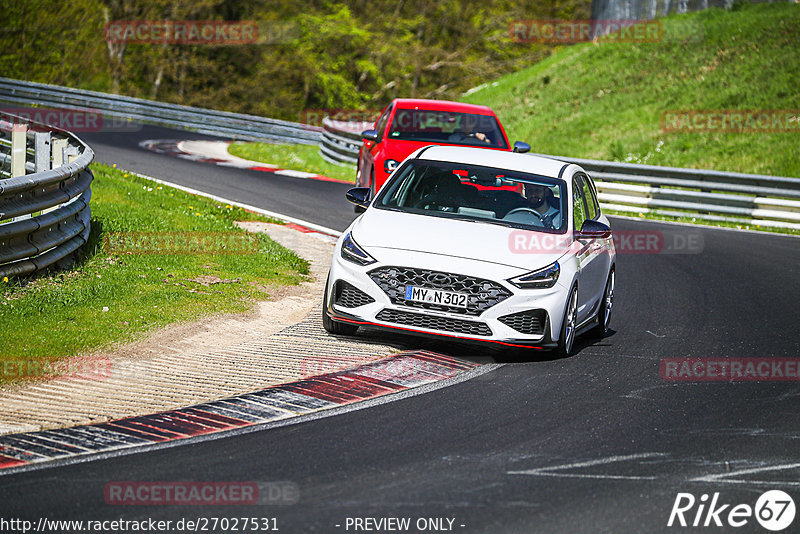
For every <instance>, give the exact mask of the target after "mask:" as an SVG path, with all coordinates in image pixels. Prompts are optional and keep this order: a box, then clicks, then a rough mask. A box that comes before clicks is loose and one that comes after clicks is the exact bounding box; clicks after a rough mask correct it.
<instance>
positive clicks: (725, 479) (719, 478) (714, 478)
mask: <svg viewBox="0 0 800 534" xmlns="http://www.w3.org/2000/svg"><path fill="white" fill-rule="evenodd" d="M797 468H800V463H795V464H780V465H768V466H766V467H754V468H752V469H740V470H739V471H731V472H730V473H720V474H718V475H703V476H701V477H697V478H693V479H691V480H690V482H722V483H724V484H752V485H761V484H764V485H775V486H800V482H791V481H785V480H743V479H736V478H729V477H735V476H741V475H751V474H754V473H764V472H766V471H782V470H784V469H797Z"/></svg>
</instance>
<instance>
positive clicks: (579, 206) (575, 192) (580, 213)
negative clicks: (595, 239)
mask: <svg viewBox="0 0 800 534" xmlns="http://www.w3.org/2000/svg"><path fill="white" fill-rule="evenodd" d="M572 213H573V218H574V222H575V230H576V231H578V230H580V229H581V228H582V227H583V222H584V221H585V220H586V206H585V205H584V203H583V180H582V179H581V177H580V176H576V177H575V178H574V179H573V180H572Z"/></svg>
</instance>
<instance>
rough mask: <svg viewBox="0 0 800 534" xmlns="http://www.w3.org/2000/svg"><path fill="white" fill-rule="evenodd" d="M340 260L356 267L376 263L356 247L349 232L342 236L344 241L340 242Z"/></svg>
mask: <svg viewBox="0 0 800 534" xmlns="http://www.w3.org/2000/svg"><path fill="white" fill-rule="evenodd" d="M342 258H344V259H346V260H347V261H351V262H353V263H356V264H358V265H369V264H370V263H375V262H376V261H377V260H376V259H375V258H373V257H372V256H370V255H369V254H367V253H366V252H364V249H363V248H361V247H360V246H358V243H356V242H355V240H354V239H353V236H352V235H351V234H350V232H347V235H346V236H344V241H342Z"/></svg>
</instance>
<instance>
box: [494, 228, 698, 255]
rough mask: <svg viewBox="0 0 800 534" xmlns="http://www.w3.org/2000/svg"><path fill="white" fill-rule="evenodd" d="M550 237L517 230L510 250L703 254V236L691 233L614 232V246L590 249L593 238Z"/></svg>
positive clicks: (684, 231)
mask: <svg viewBox="0 0 800 534" xmlns="http://www.w3.org/2000/svg"><path fill="white" fill-rule="evenodd" d="M575 237H576V238H575V239H573V238H572V236H571V235H570V234H548V233H544V232H531V231H527V230H514V231H512V232H511V233H510V234H509V236H508V247H509V250H510V251H511V252H512V253H514V254H553V253H565V252H568V251H570V250H572V251H575V252H576V253H582V254H584V253H590V254H610V253H611V252H612V251H613V252H616V253H617V254H700V253H701V252H703V248H704V241H703V234H701V233H700V232H696V231H691V230H675V231H657V230H654V231H640V230H614V232H612V239H613V242H614V247H613V248H612V247H609V246H606V245H604V244H603V241H597V244H598V245H599V246H589V245H591V241H592V240H596V238H594V237H592V236H581V235H577V236H575Z"/></svg>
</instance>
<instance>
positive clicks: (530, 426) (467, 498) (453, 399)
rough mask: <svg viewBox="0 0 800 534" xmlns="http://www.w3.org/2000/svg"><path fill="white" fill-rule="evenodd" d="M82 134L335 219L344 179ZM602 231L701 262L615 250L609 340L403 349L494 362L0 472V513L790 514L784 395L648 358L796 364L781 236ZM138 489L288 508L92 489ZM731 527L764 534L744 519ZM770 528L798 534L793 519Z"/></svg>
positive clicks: (219, 185) (144, 165)
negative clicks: (210, 432) (672, 375)
mask: <svg viewBox="0 0 800 534" xmlns="http://www.w3.org/2000/svg"><path fill="white" fill-rule="evenodd" d="M83 137H84V139H85V140H86V141H87V142H88V143H89V144H90V145H91V146H92V147H93V148H94V149H95V151H96V153H97V159H98V160H100V161H104V162H108V163H117V165H118V166H119V167H122V168H126V169H130V170H133V171H137V172H140V173H144V174H150V175H154V176H157V177H159V178H162V179H165V180H168V181H171V182H175V183H180V184H182V185H186V186H189V187H193V188H196V189H201V190H203V191H207V192H209V193H213V194H216V195H220V196H223V197H227V198H231V199H233V200H237V201H241V202H246V203H248V204H252V205H256V206H258V207H261V208H264V209H269V210H273V211H277V212H281V213H285V214H287V215H290V216H294V217H298V218H304V219H307V220H309V221H311V222H315V223H317V224H322V225H324V226H328V227H331V228H336V229H343V228H344V227H345V226H346V225H347V224H348V223H349V221H350V220H352V218H353V214H352V209H351V208H350V207H349V205H348V204H347V203H346V202H345V201H344V191H345V190H346V189H347V187H348V186H347V185H345V184H337V183H330V182H321V181H314V180H304V179H297V178H290V177H281V176H276V175H272V174H270V173H264V172H255V171H247V170H238V169H229V168H224V167H218V166H213V165H208V164H204V163H196V162H191V161H186V160H181V159H177V158H170V157H168V156H164V155H159V154H153V153H149V152H146V151H144V150H141V149H139V148H138V146H137V144H138V141H140V140H143V139H178V138H202V136H197V135H193V134H186V133H185V132H176V131H171V130H166V129H163V128H155V127H144V128H143V130H142V131H140V132H137V133H135V134H119V135H114V134H108V133H106V134H102V135H99V134H98V135H84V136H83ZM612 222H613V224H614V228H615V230H618V231H620V230H621V231H627V230H630V231H642V230H644V231H648V230H669V231H685V232H690V233H699V234H700V235H701V236H702V240H703V243H704V248H703V251H702V252H701V253H698V254H623V255H620V256H618V262H617V295H616V302H615V310H614V317H613V320H612V328H613V329H614V330H615V331H614V332H613V335H611V336H610V337H608V338H606V339H604V340H602V341H599V342H598V341H592V340H584V339H581V340H579V343H578V348H579V352H578V354H577V355H575V356H573V357H571V358H566V359H552V358H551V357H550V356H549V355H547V354H521V355H520V354H513V353H492V352H487V351H482V350H478V349H466V348H463V347H460V346H458V345H455V344H435V343H428V342H417V341H408V346H409V347H412V346H413V347H415V348H429V349H432V350H438V351H440V352H447V353H449V354H451V355H454V356H460V357H463V358H466V359H473V360H476V361H500V362H504V363H505V365H503V366H502V367H499V368H498V369H496V370H494V371H491V372H488V373H485V374H483V375H480V376H478V377H476V378H474V379H472V380H468V381H465V382H461V383H458V384H455V385H452V386H450V387H446V388H442V389H437V390H434V391H430V392H427V393H425V394H421V395H416V396H409V397H407V398H403V399H401V400H398V401H396V402H390V403H386V404H380V405H375V406H370V407H368V408H366V409H362V410H358V411H353V412H348V413H342V414H339V415H336V416H333V417H326V418H320V419H315V420H311V421H304V422H300V423H297V424H292V425H288V426H283V427H278V428H270V429H266V430H263V431H258V432H253V433H249V434H246V435H238V436H231V437H226V438H222V439H218V440H214V441H207V442H202V443H195V444H190V445H184V446H180V447H174V448H168V449H163V450H155V451H150V452H143V453H138V454H131V455H126V456H121V457H115V458H108V459H101V460H95V461H91V462H86V463H80V464H76V465H70V466H63V467H53V468H48V469H42V470H38V471H32V472H28V473H21V474H15V475H8V476H0V516H2V517H4V518H9V517H17V518H28V519H32V520H34V521H36V520H38V518H40V517H43V516H44V517H48V518H51V519H98V520H99V519H118V518H124V519H136V518H138V519H143V518H161V519H172V520H176V519H180V518H181V517H188V518H192V517H195V518H196V517H198V516H205V517H234V516H239V517H245V516H246V517H259V516H267V517H276V518H277V520H278V526H279V529H280V531H281V532H355V531H356V530H354V529H353V528H352V527H350V529H346V528H345V527H346V524H347V523H346V521H347V518H348V517H349V518H354V517H376V518H378V517H409V518H411V520H412V525H413V522H414V521H416V520H417V519H418V518H428V517H443V518H452V519H454V523H453V530H454V531H456V532H470V533H472V532H521V533H528V532H675V531H678V532H680V531H717V532H721V531H729V530H732V529H730V527H728V528H724V529H723V528H718V527H717V528H715V527H709V528H705V529H703V528H699V529H691V528H680V527H672V528H668V527H667V520H668V518H669V515H670V511H671V509H672V506H673V502H674V501H675V499H676V496H677V494H678V492H689V493H692V494H694V496H695V497H697V498H698V499H699V498H700V495H701V494H703V493H706V494H713V493H715V492H719V493H720V496H719V501H720V503H728V504H731V505H735V504H739V503H745V504H749V505H750V506H753V505H754V504H755V502H756V499H757V498H758V496H759V495H760V494H761V493H763V492H764V491H766V490H768V489H782V490H784V491H786V492H787V493H789V494H790V495H791V496H792V497H793V498H794V500H795V502H796V503H797V504H798V505H800V383H798V382H775V381H773V382H735V383H728V382H711V383H682V382H669V381H666V380H664V379H662V378H661V377H660V375H659V361H660V360H661V359H662V358H676V357H698V358H702V357H719V358H731V357H795V358H796V357H798V356H800V335H798V327H797V321H798V315H799V314H798V302H800V281H798V280H799V279H800V272H798V271H799V269H798V266H800V240H798V239H797V238H790V237H781V236H773V235H766V234H764V235H758V234H752V233H745V232H735V231H727V230H717V229H705V228H689V227H683V226H672V225H664V224H659V223H653V222H646V221H630V220H625V219H615V220H613V221H612ZM137 480H149V481H187V480H202V481H291V482H293V483H295V484H297V486H298V488H299V492H300V494H299V495H300V500H299V502H298V503H297V504H295V505H291V506H240V507H225V506H217V507H209V508H200V507H198V506H183V507H179V506H150V507H148V506H135V507H132V506H111V505H107V504H105V503H104V500H103V487H104V485H105V484H106V483H108V482H110V481H137ZM696 510H697V507H696V506H695V507H694V508H693V509H692V510H691V513H690V514H687V519H689V520H690V521H691V520H693V519H694V513H695V512H696ZM726 513H727V512H726ZM721 518H722V519H723V520H725V519H726V515H725V514H723V515H722V516H721ZM704 519H705V517H704V518H703V520H704ZM337 525H340V526H338V527H337ZM462 525H463V526H462ZM734 530H735V531H737V532H766V531H765V530H764V529H763V528H761V527H760V526H759V525H758V524H757V523H756V521H755V520H754V519H753V518H750V520H749V523H748V524H747V525H746V526H745V527H743V528H738V529H734ZM411 531H416V529H412V530H411ZM788 531H795V532H797V531H800V517H799V518H797V519H795V522H794V523H793V525H792V526H791V527H790V529H789V530H787V532H788ZM361 532H364V531H363V530H361ZM381 532H384V531H381Z"/></svg>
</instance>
